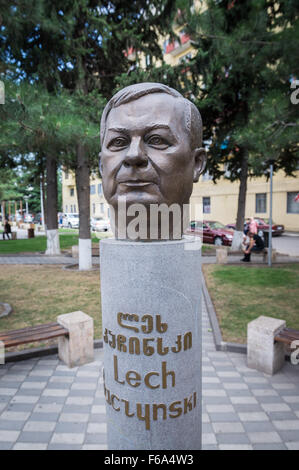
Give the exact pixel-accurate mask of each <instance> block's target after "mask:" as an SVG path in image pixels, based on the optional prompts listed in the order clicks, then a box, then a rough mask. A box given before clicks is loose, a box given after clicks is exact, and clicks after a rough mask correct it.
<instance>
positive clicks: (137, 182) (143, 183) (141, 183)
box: [119, 180, 153, 186]
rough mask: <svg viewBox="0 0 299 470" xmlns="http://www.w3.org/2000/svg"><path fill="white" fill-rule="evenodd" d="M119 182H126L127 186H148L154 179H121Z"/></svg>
mask: <svg viewBox="0 0 299 470" xmlns="http://www.w3.org/2000/svg"><path fill="white" fill-rule="evenodd" d="M119 184H125V185H126V186H148V185H150V184H153V181H142V180H127V181H119Z"/></svg>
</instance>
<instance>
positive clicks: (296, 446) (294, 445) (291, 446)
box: [286, 441, 299, 450]
mask: <svg viewBox="0 0 299 470" xmlns="http://www.w3.org/2000/svg"><path fill="white" fill-rule="evenodd" d="M286 446H287V448H288V450H299V441H298V442H286Z"/></svg>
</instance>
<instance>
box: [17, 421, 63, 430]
mask: <svg viewBox="0 0 299 470" xmlns="http://www.w3.org/2000/svg"><path fill="white" fill-rule="evenodd" d="M55 426H56V422H51V421H30V420H29V421H27V423H26V424H25V426H24V429H23V431H28V432H51V431H54V429H55Z"/></svg>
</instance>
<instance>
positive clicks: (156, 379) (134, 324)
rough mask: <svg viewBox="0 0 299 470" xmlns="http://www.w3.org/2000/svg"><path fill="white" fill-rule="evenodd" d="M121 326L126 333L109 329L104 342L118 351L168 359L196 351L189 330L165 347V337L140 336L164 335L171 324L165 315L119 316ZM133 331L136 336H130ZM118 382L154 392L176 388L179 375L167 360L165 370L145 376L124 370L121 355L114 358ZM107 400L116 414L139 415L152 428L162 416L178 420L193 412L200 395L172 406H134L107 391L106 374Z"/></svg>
mask: <svg viewBox="0 0 299 470" xmlns="http://www.w3.org/2000/svg"><path fill="white" fill-rule="evenodd" d="M117 323H118V325H119V326H120V327H121V328H123V329H124V330H125V334H116V333H114V332H112V331H111V330H108V329H107V328H105V330H104V335H103V339H104V342H105V343H106V344H107V345H108V346H109V347H110V348H111V349H114V350H115V352H119V353H126V354H134V355H144V356H148V357H150V356H152V355H153V354H158V355H159V356H167V355H168V354H177V353H180V352H183V351H187V350H188V349H191V348H192V332H191V331H187V332H186V333H184V334H179V335H177V336H176V337H175V338H174V340H173V344H172V345H166V344H164V338H163V336H155V337H144V336H142V337H138V336H137V335H138V333H139V334H140V333H141V334H143V335H151V334H152V335H154V334H155V332H157V333H159V334H160V335H163V334H164V333H166V331H167V330H168V324H167V323H163V322H162V319H161V315H149V314H146V315H143V316H139V315H138V314H135V313H122V312H118V313H117ZM130 331H131V332H133V335H132V336H128V335H129V334H130ZM113 367H114V376H113V378H114V380H115V382H116V383H118V384H120V385H124V386H129V387H131V388H138V387H140V386H141V385H142V384H144V385H145V386H146V387H147V388H149V389H151V390H155V389H159V388H161V389H167V388H168V387H171V388H175V386H176V374H175V371H174V370H171V369H169V367H168V366H167V361H166V360H163V361H162V363H161V369H160V370H157V371H149V372H147V373H145V374H144V373H143V372H142V371H137V370H128V371H123V370H121V368H120V367H119V364H118V356H117V355H116V354H114V355H113ZM104 392H105V399H106V402H107V403H108V405H110V406H111V407H112V408H113V410H114V411H116V412H119V411H121V410H122V411H123V412H124V413H125V415H126V416H127V417H128V418H132V417H133V416H136V417H137V418H138V419H139V420H142V421H144V422H145V428H146V429H147V430H149V429H150V423H151V419H152V420H153V421H156V420H157V419H158V416H161V417H162V419H163V420H165V419H167V417H168V418H178V417H179V416H181V415H182V414H186V413H189V412H190V411H192V410H193V409H194V408H195V407H196V392H193V393H192V394H191V395H190V396H189V397H187V398H183V399H180V400H177V401H174V402H172V403H170V404H168V405H167V404H164V403H158V404H157V403H153V404H149V403H146V404H141V403H130V402H129V401H128V400H124V399H122V398H121V397H119V396H117V395H116V394H114V393H112V392H111V391H110V390H108V389H107V388H106V385H105V375H104Z"/></svg>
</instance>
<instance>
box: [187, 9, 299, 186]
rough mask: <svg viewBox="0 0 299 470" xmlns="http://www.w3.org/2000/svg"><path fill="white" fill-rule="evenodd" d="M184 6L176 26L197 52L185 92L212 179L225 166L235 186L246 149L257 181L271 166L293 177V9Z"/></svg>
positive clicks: (298, 116)
mask: <svg viewBox="0 0 299 470" xmlns="http://www.w3.org/2000/svg"><path fill="white" fill-rule="evenodd" d="M183 3H184V2H183ZM188 3H189V2H185V9H184V10H183V14H182V16H181V19H180V21H182V22H184V23H187V30H188V32H189V34H190V35H191V37H192V39H193V44H194V47H195V48H196V50H197V53H196V56H195V58H194V59H193V60H192V61H191V63H190V68H191V69H192V71H193V75H192V84H190V89H191V88H192V91H193V93H194V90H196V92H195V96H198V99H197V100H196V104H197V106H198V108H199V109H200V111H201V112H202V115H203V120H204V137H205V140H206V141H208V142H210V146H209V155H210V159H209V161H208V169H209V170H210V172H211V173H212V174H213V177H214V180H216V179H217V178H219V177H220V176H222V175H223V171H222V164H223V163H225V164H226V170H228V171H229V173H226V175H229V178H230V179H231V180H235V179H240V167H241V160H242V156H243V155H244V151H245V150H246V152H249V161H248V164H249V167H248V175H251V176H260V175H263V174H264V172H265V171H266V169H267V168H268V166H269V163H268V160H269V159H274V160H275V165H274V170H277V169H279V168H282V169H284V170H285V172H286V173H287V174H292V172H293V171H294V170H295V169H296V167H297V165H298V159H299V154H298V145H297V141H298V138H297V134H298V126H299V107H298V106H296V105H293V104H292V103H291V101H290V92H291V89H290V81H291V78H292V77H297V78H298V77H299V62H298V61H296V60H295V57H296V56H297V55H298V50H299V16H298V13H299V7H298V2H295V1H286V0H278V1H275V2H273V1H271V0H255V1H252V0H239V1H229V0H219V1H217V2H215V1H213V0H207V1H206V2H205V3H206V4H207V7H208V8H207V9H204V8H203V9H202V10H199V11H197V12H196V11H195V12H194V11H193V13H192V12H191V10H190V8H188V5H187V4H188ZM201 3H202V2H201ZM199 78H202V80H199Z"/></svg>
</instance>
